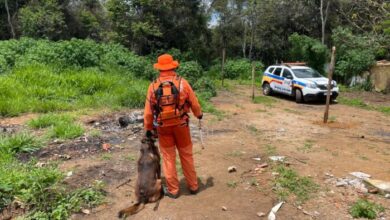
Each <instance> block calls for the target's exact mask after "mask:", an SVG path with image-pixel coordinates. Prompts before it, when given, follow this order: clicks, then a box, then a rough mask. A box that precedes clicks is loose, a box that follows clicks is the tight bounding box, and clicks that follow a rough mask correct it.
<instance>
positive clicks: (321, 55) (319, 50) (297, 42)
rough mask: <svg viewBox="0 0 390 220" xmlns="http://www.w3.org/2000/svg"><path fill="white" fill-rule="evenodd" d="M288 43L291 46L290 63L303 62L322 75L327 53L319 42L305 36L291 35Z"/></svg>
mask: <svg viewBox="0 0 390 220" xmlns="http://www.w3.org/2000/svg"><path fill="white" fill-rule="evenodd" d="M288 41H289V42H290V44H291V48H290V59H291V60H292V61H305V62H307V64H308V65H309V66H311V67H313V68H314V69H316V70H318V71H320V72H321V73H324V65H325V63H326V62H327V58H328V54H329V51H328V49H327V48H326V46H325V45H323V44H322V43H321V42H320V41H319V40H316V39H313V38H311V37H308V36H306V35H299V34H298V33H294V34H292V35H291V36H290V37H289V38H288Z"/></svg>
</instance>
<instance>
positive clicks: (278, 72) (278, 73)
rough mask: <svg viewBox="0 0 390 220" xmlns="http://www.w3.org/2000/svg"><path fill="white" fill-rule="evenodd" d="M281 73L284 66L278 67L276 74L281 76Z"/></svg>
mask: <svg viewBox="0 0 390 220" xmlns="http://www.w3.org/2000/svg"><path fill="white" fill-rule="evenodd" d="M281 73H282V68H276V70H275V72H274V75H277V76H280V74H281Z"/></svg>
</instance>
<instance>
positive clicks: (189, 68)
mask: <svg viewBox="0 0 390 220" xmlns="http://www.w3.org/2000/svg"><path fill="white" fill-rule="evenodd" d="M177 73H178V74H179V75H181V76H183V77H185V78H186V79H187V80H188V81H189V82H190V83H191V84H194V83H195V82H196V81H197V80H198V79H199V78H201V77H202V76H203V69H202V66H201V65H200V64H199V63H198V62H196V61H188V62H181V63H180V66H179V68H178V69H177Z"/></svg>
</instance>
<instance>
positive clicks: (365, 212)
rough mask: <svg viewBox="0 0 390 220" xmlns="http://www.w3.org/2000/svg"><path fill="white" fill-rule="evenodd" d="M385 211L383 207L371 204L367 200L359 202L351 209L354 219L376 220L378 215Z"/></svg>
mask: <svg viewBox="0 0 390 220" xmlns="http://www.w3.org/2000/svg"><path fill="white" fill-rule="evenodd" d="M383 211H385V209H384V208H383V206H381V205H378V204H375V203H373V202H370V201H368V200H366V199H359V200H357V201H356V202H355V203H354V204H353V205H352V206H351V208H350V209H349V213H350V214H351V215H352V217H354V218H368V219H375V218H376V217H377V214H378V213H380V212H383Z"/></svg>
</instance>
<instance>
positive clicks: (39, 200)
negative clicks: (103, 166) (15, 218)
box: [0, 137, 104, 220]
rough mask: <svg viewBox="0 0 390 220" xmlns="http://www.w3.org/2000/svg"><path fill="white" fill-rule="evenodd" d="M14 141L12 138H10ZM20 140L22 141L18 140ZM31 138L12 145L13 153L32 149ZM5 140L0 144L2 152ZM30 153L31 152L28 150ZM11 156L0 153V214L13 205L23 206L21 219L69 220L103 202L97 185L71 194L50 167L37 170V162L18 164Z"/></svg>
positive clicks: (54, 169) (60, 177)
mask: <svg viewBox="0 0 390 220" xmlns="http://www.w3.org/2000/svg"><path fill="white" fill-rule="evenodd" d="M11 138H13V137H11ZM18 139H21V138H18ZM30 140H31V138H28V139H26V138H23V141H14V142H13V143H12V145H14V146H15V147H14V149H16V147H17V146H19V147H18V150H17V151H16V152H23V150H20V149H27V148H30V147H31V144H32V141H30ZM4 143H10V142H8V141H5V142H4V139H1V141H0V145H1V147H0V149H3V146H4V145H3V144H4ZM29 151H30V150H29ZM13 154H14V153H13V152H8V151H2V152H1V153H0V179H1V182H0V211H1V210H3V209H4V208H5V207H7V206H8V205H10V204H11V203H12V202H13V201H19V202H21V203H22V204H24V206H25V207H24V208H25V210H26V211H27V212H28V214H27V216H26V217H25V218H24V219H31V220H33V219H34V220H35V219H60V220H62V219H63V220H65V219H68V218H69V216H70V213H71V212H79V211H80V210H81V208H82V207H83V208H91V207H93V206H96V205H98V204H100V203H101V202H102V200H103V195H104V194H103V192H102V190H101V186H100V185H99V184H95V185H94V186H92V187H90V188H83V189H76V190H70V189H67V187H66V186H65V185H63V184H62V182H63V179H64V176H63V175H62V173H61V172H60V171H59V170H58V169H57V167H55V166H53V165H46V166H44V167H37V166H36V165H35V164H36V161H30V162H27V163H21V162H19V161H18V160H17V159H16V158H15V157H14V156H13Z"/></svg>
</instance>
